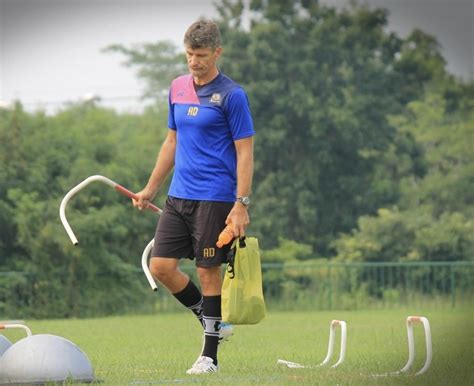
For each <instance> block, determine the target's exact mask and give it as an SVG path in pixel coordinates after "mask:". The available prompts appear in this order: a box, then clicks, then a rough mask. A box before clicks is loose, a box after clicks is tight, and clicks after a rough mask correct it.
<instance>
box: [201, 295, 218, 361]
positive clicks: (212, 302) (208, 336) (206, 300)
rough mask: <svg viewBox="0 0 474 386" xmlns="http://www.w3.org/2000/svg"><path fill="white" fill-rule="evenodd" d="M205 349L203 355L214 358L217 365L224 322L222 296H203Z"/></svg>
mask: <svg viewBox="0 0 474 386" xmlns="http://www.w3.org/2000/svg"><path fill="white" fill-rule="evenodd" d="M202 307H203V313H202V315H203V320H204V349H203V351H202V355H203V356H206V357H209V358H212V359H213V360H214V364H215V365H217V346H218V344H219V330H220V326H221V321H222V314H221V295H216V296H203V303H202Z"/></svg>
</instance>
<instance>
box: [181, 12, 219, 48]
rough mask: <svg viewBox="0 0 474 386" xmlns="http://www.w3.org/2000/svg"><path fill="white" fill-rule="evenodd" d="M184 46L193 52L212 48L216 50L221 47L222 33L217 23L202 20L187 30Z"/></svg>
mask: <svg viewBox="0 0 474 386" xmlns="http://www.w3.org/2000/svg"><path fill="white" fill-rule="evenodd" d="M184 45H185V46H186V47H190V48H192V49H193V50H195V49H198V48H212V49H213V50H215V49H216V48H217V47H220V45H221V33H220V31H219V27H218V26H217V24H216V23H214V22H213V21H210V20H205V19H201V20H198V21H196V22H194V23H193V24H191V26H190V27H189V28H188V29H187V30H186V33H185V34H184Z"/></svg>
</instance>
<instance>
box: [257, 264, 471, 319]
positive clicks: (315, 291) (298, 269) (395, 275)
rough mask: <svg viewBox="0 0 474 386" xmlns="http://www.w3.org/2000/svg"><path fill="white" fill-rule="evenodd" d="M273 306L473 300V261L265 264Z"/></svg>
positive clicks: (456, 303) (457, 303)
mask: <svg viewBox="0 0 474 386" xmlns="http://www.w3.org/2000/svg"><path fill="white" fill-rule="evenodd" d="M262 270H263V277H264V279H263V280H264V293H265V297H266V301H267V303H268V304H269V306H270V307H272V308H278V309H279V308H284V309H306V308H311V309H324V310H328V309H346V310H354V309H362V308H394V307H415V306H421V305H429V306H431V307H436V306H441V307H445V306H447V305H449V306H451V307H456V306H469V305H474V262H416V263H330V262H329V263H314V262H307V263H298V264H264V265H263V267H262Z"/></svg>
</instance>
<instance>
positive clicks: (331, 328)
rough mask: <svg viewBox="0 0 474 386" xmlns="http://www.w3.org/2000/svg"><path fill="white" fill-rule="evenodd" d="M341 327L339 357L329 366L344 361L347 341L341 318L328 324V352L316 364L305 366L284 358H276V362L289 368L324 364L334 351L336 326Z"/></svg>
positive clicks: (335, 365) (343, 322) (345, 328)
mask: <svg viewBox="0 0 474 386" xmlns="http://www.w3.org/2000/svg"><path fill="white" fill-rule="evenodd" d="M338 326H340V327H341V348H340V351H339V358H338V360H337V362H336V363H335V364H333V365H332V366H331V368H333V369H334V368H336V367H337V366H339V365H340V364H341V363H342V362H344V358H345V357H346V342H347V324H346V322H345V321H343V320H336V319H335V320H332V321H331V323H330V324H329V343H328V352H327V354H326V357H325V358H324V360H323V361H322V362H321V363H320V364H319V365H316V366H305V365H301V364H299V363H296V362H290V361H287V360H284V359H278V360H277V364H279V365H284V366H287V367H289V368H291V369H304V368H310V367H318V366H325V365H327V364H328V363H329V361H330V360H331V357H332V354H333V353H334V342H335V335H336V328H337V327H338Z"/></svg>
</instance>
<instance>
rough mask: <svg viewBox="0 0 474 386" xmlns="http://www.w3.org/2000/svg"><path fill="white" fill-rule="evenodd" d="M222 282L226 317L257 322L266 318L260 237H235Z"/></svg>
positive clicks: (227, 320)
mask: <svg viewBox="0 0 474 386" xmlns="http://www.w3.org/2000/svg"><path fill="white" fill-rule="evenodd" d="M231 251H232V252H233V253H230V254H229V256H230V257H229V261H228V263H227V269H226V273H225V276H224V282H223V283H222V320H223V321H224V322H227V323H232V324H256V323H258V322H260V321H261V320H262V319H263V318H264V317H265V313H266V310H265V300H264V298H263V291H262V270H261V266H260V252H259V249H258V240H257V239H256V238H255V237H247V238H242V239H236V240H234V242H233V244H232V248H231Z"/></svg>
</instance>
